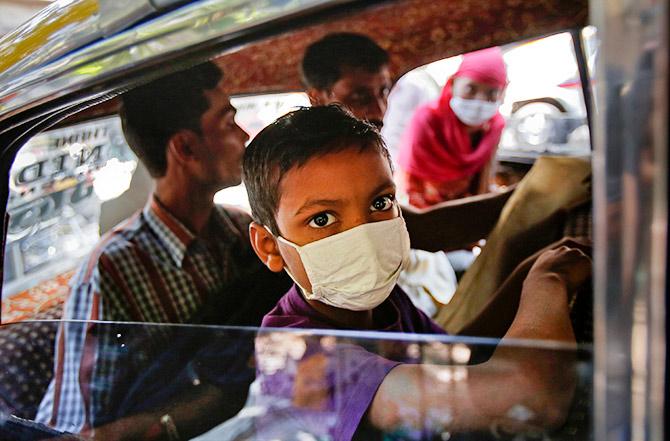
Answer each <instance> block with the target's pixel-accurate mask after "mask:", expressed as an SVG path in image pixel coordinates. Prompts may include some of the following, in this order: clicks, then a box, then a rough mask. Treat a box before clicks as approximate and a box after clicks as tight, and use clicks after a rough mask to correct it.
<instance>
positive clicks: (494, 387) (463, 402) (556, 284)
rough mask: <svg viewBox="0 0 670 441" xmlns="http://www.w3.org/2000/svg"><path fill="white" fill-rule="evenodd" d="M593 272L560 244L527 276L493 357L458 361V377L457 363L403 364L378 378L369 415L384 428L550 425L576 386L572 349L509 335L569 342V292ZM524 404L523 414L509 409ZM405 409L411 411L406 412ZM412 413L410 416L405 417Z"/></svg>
mask: <svg viewBox="0 0 670 441" xmlns="http://www.w3.org/2000/svg"><path fill="white" fill-rule="evenodd" d="M589 274H590V261H589V259H588V257H586V255H584V253H582V252H581V251H579V250H576V249H570V248H567V247H560V248H558V249H554V250H550V251H547V252H545V253H544V254H543V255H542V256H540V258H538V259H537V261H536V262H535V264H534V265H533V268H532V269H531V271H530V273H529V274H528V277H527V278H526V280H525V281H524V284H523V290H522V294H521V299H520V301H519V309H518V312H517V314H516V317H515V319H514V321H513V323H512V325H511V326H510V328H509V330H508V332H507V334H506V335H505V337H504V339H503V342H502V344H501V345H500V346H499V347H498V349H496V351H495V353H494V355H493V356H492V358H491V359H490V360H489V361H487V362H486V363H483V364H481V365H477V366H470V367H460V368H459V369H461V370H462V372H463V374H464V375H462V378H461V379H460V380H459V381H455V380H453V376H451V375H446V373H448V372H450V370H453V369H454V367H449V366H434V365H401V366H398V367H396V368H395V369H393V370H392V371H391V372H390V373H389V374H388V375H387V376H386V378H385V379H384V381H383V382H382V385H381V387H380V388H379V390H378V392H377V394H376V396H375V398H374V400H373V402H372V405H371V407H370V409H369V412H368V416H369V419H370V420H371V422H372V423H373V424H374V425H375V426H377V427H379V428H381V429H384V430H394V429H397V428H399V427H402V426H404V425H409V426H413V425H415V424H417V425H419V427H421V425H425V424H430V426H431V428H435V429H439V430H448V431H477V430H488V429H490V428H491V425H492V423H494V422H496V421H497V422H504V423H505V425H506V428H507V430H512V431H514V430H522V429H523V428H528V427H531V426H539V427H541V428H553V427H556V426H558V425H560V424H561V423H562V422H563V420H564V418H565V416H566V413H567V409H568V408H569V405H570V401H571V399H572V393H573V390H574V378H575V377H574V375H575V374H574V370H573V367H574V364H573V363H574V354H573V353H572V351H570V350H554V351H552V350H548V349H543V348H537V347H535V348H529V347H508V346H506V345H505V340H507V339H549V340H553V341H560V342H564V343H568V345H572V344H574V334H573V331H572V326H571V324H570V319H569V307H568V294H569V293H571V292H573V291H574V290H575V289H576V288H577V287H578V286H579V285H580V284H581V283H582V282H583V281H584V280H585V279H586V278H587V277H588V275H589ZM518 406H522V407H523V410H524V412H523V413H524V415H526V418H525V420H523V419H522V420H521V421H515V420H514V418H511V417H510V411H512V410H513V409H515V408H516V409H519V407H518ZM406 410H413V411H414V413H412V412H407V411H406ZM412 414H413V415H414V417H415V418H416V419H415V420H413V419H411V418H410V419H408V418H406V417H405V415H412Z"/></svg>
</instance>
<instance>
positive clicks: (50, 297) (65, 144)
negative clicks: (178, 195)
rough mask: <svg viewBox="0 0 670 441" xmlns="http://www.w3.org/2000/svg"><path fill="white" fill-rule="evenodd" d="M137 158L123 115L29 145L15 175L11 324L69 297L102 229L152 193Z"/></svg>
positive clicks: (7, 285) (5, 299)
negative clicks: (79, 268)
mask: <svg viewBox="0 0 670 441" xmlns="http://www.w3.org/2000/svg"><path fill="white" fill-rule="evenodd" d="M137 163H138V161H137V158H136V157H135V155H134V154H133V153H132V151H131V150H130V148H129V147H128V145H127V144H126V141H125V139H124V137H123V134H122V132H121V124H120V121H119V119H118V118H117V117H107V118H103V119H98V120H94V121H88V122H84V123H80V124H76V125H72V126H70V127H63V128H58V129H54V130H49V131H46V132H43V133H41V134H39V135H37V136H35V137H33V138H32V139H30V140H29V141H28V142H27V143H26V145H24V146H23V148H22V149H21V150H20V151H19V153H18V154H17V157H16V160H15V161H14V164H13V165H12V169H11V174H10V195H9V201H8V203H7V213H8V215H9V223H8V226H7V240H6V245H5V261H4V280H3V286H2V321H3V323H7V322H12V321H17V320H21V319H23V318H29V317H31V316H32V315H33V314H35V313H38V312H39V311H40V310H43V309H44V308H46V307H47V306H49V305H52V304H54V303H59V302H62V300H63V298H64V296H65V295H66V294H67V291H68V281H69V279H70V277H71V276H72V274H73V271H74V269H75V268H76V267H77V266H78V265H79V263H80V262H81V260H82V259H83V258H84V257H85V256H86V255H87V254H88V253H90V251H91V250H92V249H93V247H94V246H95V244H96V243H97V242H98V240H99V239H100V235H101V232H102V233H104V232H105V231H107V230H109V229H110V228H111V227H112V226H113V225H114V224H116V223H117V222H120V221H121V220H123V219H124V218H125V217H126V216H129V215H130V214H132V212H133V211H134V210H135V209H136V208H138V207H137V204H138V203H140V204H141V203H142V202H137V201H136V200H137V199H140V200H141V199H144V198H146V190H145V194H144V196H142V195H140V192H141V190H142V185H141V182H142V181H143V180H142V179H141V177H140V175H141V174H142V173H143V170H141V169H140V170H138V168H137ZM133 176H135V179H134V180H133ZM131 181H133V184H134V185H133V195H132V199H133V202H130V201H129V198H128V197H129V196H130V192H127V190H128V189H129V188H130V185H131ZM124 193H127V194H126V196H125V197H123V198H122V200H123V201H124V202H123V203H121V199H119V197H120V196H122V195H123V194H124ZM115 201H116V202H115ZM140 206H141V205H140Z"/></svg>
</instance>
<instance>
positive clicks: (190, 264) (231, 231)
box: [36, 63, 283, 432]
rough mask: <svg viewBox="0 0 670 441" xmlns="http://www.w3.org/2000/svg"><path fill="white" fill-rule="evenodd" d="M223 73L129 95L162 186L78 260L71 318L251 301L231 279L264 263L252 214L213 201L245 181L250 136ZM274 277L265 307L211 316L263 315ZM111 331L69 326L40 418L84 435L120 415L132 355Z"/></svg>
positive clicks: (167, 316) (159, 317)
mask: <svg viewBox="0 0 670 441" xmlns="http://www.w3.org/2000/svg"><path fill="white" fill-rule="evenodd" d="M221 80H222V73H221V71H220V70H219V69H218V68H217V67H216V66H215V65H214V64H212V63H206V64H204V65H201V66H198V67H196V68H193V69H190V70H187V71H183V72H178V73H175V74H172V75H170V76H168V77H165V78H162V79H161V80H160V81H156V82H154V83H151V84H149V85H146V86H141V87H139V88H137V89H134V90H132V91H130V92H128V93H127V94H126V95H124V97H123V106H122V109H121V119H122V124H123V130H124V134H125V137H126V139H127V141H128V144H129V145H130V146H131V148H132V149H133V150H134V151H135V153H136V154H137V156H138V157H139V159H140V160H141V161H142V162H143V163H144V165H145V166H146V167H147V169H148V170H149V172H150V174H151V176H152V178H153V179H154V181H155V191H154V193H153V195H152V196H151V197H150V199H149V201H148V202H147V204H146V206H145V207H144V209H143V210H142V211H141V212H138V213H136V214H135V215H134V216H132V217H131V218H129V219H128V220H126V221H125V222H123V223H121V224H119V225H118V226H117V227H116V228H114V229H113V230H112V231H110V232H109V233H108V234H106V235H105V236H103V238H102V239H101V241H100V243H99V244H98V246H97V247H96V248H95V249H94V250H93V252H92V253H91V254H90V256H89V258H88V260H87V261H85V262H84V264H83V265H82V266H81V268H80V269H79V272H78V273H77V275H76V276H75V277H74V278H73V282H72V289H71V293H70V296H69V298H68V300H67V302H66V305H65V310H64V315H63V318H64V319H78V320H107V321H116V322H128V321H134V322H154V323H159V322H160V323H188V322H201V321H203V320H204V318H203V317H202V312H203V309H207V308H205V306H204V305H206V304H209V303H211V302H212V301H214V300H216V301H219V304H221V303H225V300H226V297H229V300H233V302H232V303H230V305H235V307H239V308H242V303H243V302H244V300H245V299H244V298H242V297H243V296H240V292H236V291H237V290H236V289H234V288H232V286H234V284H235V283H236V282H238V281H239V280H243V279H245V278H253V277H255V274H256V273H257V272H258V271H261V272H266V271H265V270H264V269H263V268H262V265H258V264H257V263H258V262H256V260H257V259H255V257H254V255H253V252H252V251H251V248H250V246H249V241H248V233H247V229H248V224H249V222H250V220H251V219H250V217H249V216H248V215H247V214H246V213H244V212H242V211H240V210H238V209H235V208H231V207H222V206H216V205H215V204H214V194H215V193H216V192H217V191H219V190H221V189H222V188H225V187H230V186H234V185H238V184H239V183H240V182H241V173H242V169H241V159H242V155H243V153H244V147H245V142H246V141H247V140H248V139H249V136H248V135H247V133H246V132H245V131H244V130H242V129H241V128H240V127H239V126H238V125H237V124H236V122H235V112H236V110H235V108H234V107H233V106H232V105H231V104H230V100H229V97H228V95H227V94H226V93H225V92H223V90H222V88H221V87H222V86H221ZM277 280H278V282H277V283H278V286H280V287H278V288H277V290H278V291H277V296H276V297H272V298H271V299H268V301H267V302H265V303H267V308H262V305H263V299H261V298H258V299H255V301H256V302H255V303H256V305H258V306H259V307H260V308H261V309H260V310H258V311H256V312H254V311H252V310H249V311H248V314H247V315H246V316H245V314H244V312H242V314H240V311H230V310H228V311H216V312H220V317H218V318H217V319H215V320H214V321H216V322H217V323H219V324H226V323H228V322H229V320H228V319H229V318H230V317H232V316H233V315H235V314H237V316H236V319H235V321H234V322H233V323H234V324H240V325H257V324H259V323H260V318H261V317H262V315H263V313H264V312H267V310H268V309H269V308H270V307H271V305H272V303H273V302H275V301H276V300H277V298H279V296H280V295H281V290H282V288H281V286H283V285H282V283H281V280H279V279H277ZM255 294H256V293H255ZM214 297H217V299H213V298H214ZM108 329H109V327H106V326H104V325H97V326H96V325H92V326H82V325H80V324H77V323H65V322H64V323H63V324H62V326H61V327H60V329H59V332H58V336H57V340H56V356H55V375H54V380H53V381H52V382H51V384H50V386H49V389H48V391H47V393H46V395H45V397H44V398H43V400H42V403H41V405H40V409H39V412H38V416H37V418H36V419H37V420H38V421H41V422H44V423H46V424H49V425H51V426H53V427H55V428H57V429H60V430H64V431H70V432H87V431H88V430H89V429H91V428H94V427H96V426H98V425H100V424H101V423H106V422H108V421H107V419H108V418H109V417H110V415H114V414H117V413H118V409H115V408H114V406H116V405H118V403H115V402H113V401H114V400H112V399H111V398H110V397H111V395H112V390H111V389H113V388H114V387H115V386H114V385H117V390H114V391H113V393H114V395H115V396H119V397H123V393H122V391H119V390H118V383H119V380H118V378H117V377H118V376H119V375H120V374H119V372H120V371H122V370H123V369H124V367H125V366H124V363H127V360H126V359H124V358H122V357H121V356H120V355H119V343H120V342H119V341H117V340H118V339H117V338H116V337H115V335H110V334H111V333H110V332H107V330H108ZM131 330H132V329H131ZM138 332H139V331H138ZM147 346H151V344H148V345H147ZM131 356H132V354H131ZM124 360H125V361H124ZM150 362H151V360H149V361H148V363H147V364H149V363H150ZM126 375H128V374H126Z"/></svg>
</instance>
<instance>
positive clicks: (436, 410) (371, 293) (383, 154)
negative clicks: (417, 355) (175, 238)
mask: <svg viewBox="0 0 670 441" xmlns="http://www.w3.org/2000/svg"><path fill="white" fill-rule="evenodd" d="M390 164H391V163H390V159H389V155H388V152H387V150H386V148H385V147H384V144H383V142H382V141H381V138H380V136H379V134H378V132H377V130H376V129H375V128H374V126H372V125H370V124H368V123H366V122H362V121H359V120H357V119H356V118H354V117H353V116H351V115H350V114H349V113H348V112H346V111H343V110H342V109H341V108H339V107H337V106H325V107H313V108H310V109H301V110H297V111H295V112H292V113H289V114H288V115H286V116H284V117H282V118H280V119H279V120H277V121H276V122H275V123H273V124H271V125H270V126H268V127H267V128H265V129H264V130H263V131H262V132H261V133H260V134H259V135H258V136H257V137H256V138H255V139H254V141H253V142H252V143H251V144H250V146H249V147H248V148H247V150H246V152H245V156H244V181H245V184H246V186H247V190H248V193H249V200H250V203H251V208H252V213H253V217H254V222H252V224H251V225H250V237H251V243H252V246H253V248H254V250H255V252H256V254H257V255H258V257H259V258H260V259H261V261H262V262H263V263H265V265H266V266H267V267H268V268H269V269H270V270H272V271H275V272H280V271H282V270H286V272H287V273H288V274H289V275H290V276H291V278H292V279H293V280H294V282H295V285H294V286H293V287H292V288H291V289H290V290H289V291H288V293H287V294H286V295H285V296H284V297H283V298H282V299H281V300H280V301H279V303H278V304H277V306H276V307H275V308H274V309H273V310H272V311H271V312H270V313H268V314H267V315H266V316H265V318H264V319H263V326H266V327H291V328H322V329H350V330H361V329H366V330H382V331H394V332H406V333H420V334H426V333H444V331H443V330H441V329H440V328H439V326H437V325H436V324H435V323H434V322H432V321H431V320H430V319H429V318H428V317H426V316H425V315H424V314H423V313H422V312H420V311H419V310H417V309H416V308H415V307H414V306H413V305H412V303H411V302H410V300H409V299H408V298H407V296H406V295H405V293H403V292H402V290H401V289H400V288H398V287H397V286H396V284H395V281H396V280H397V278H398V275H399V273H400V271H401V270H402V268H403V265H404V263H405V261H406V259H407V253H408V251H409V239H408V235H407V231H406V229H405V226H404V221H403V219H402V217H401V215H400V210H399V209H398V207H397V203H396V201H395V185H394V183H393V179H392V170H391V165H390ZM589 271H590V267H589V263H588V258H587V257H586V256H585V255H584V254H583V253H582V252H581V251H578V250H575V249H568V248H567V247H562V248H559V249H557V250H551V251H548V252H547V253H545V254H543V255H542V256H540V258H538V260H537V262H536V263H535V264H534V265H533V268H532V269H531V271H530V272H529V274H528V276H527V278H526V280H525V282H524V288H523V291H522V294H521V299H520V303H519V309H518V312H517V315H516V317H515V319H514V322H513V323H512V325H511V326H510V329H509V330H508V332H507V334H506V337H513V338H548V339H553V340H560V341H564V342H573V343H574V334H573V332H572V327H571V324H570V321H569V308H568V300H567V299H568V294H569V293H570V292H572V291H573V290H574V289H575V288H576V287H577V286H579V285H580V284H581V283H582V282H583V281H584V280H585V278H586V277H587V276H588V274H589ZM257 351H258V348H257ZM324 354H325V355H324ZM519 354H520V353H518V352H517V353H514V354H511V355H510V354H509V353H504V351H503V350H499V351H498V352H496V354H494V357H493V359H492V360H491V361H489V362H488V363H486V364H489V363H491V362H493V361H494V359H496V357H497V359H498V360H500V359H501V358H503V357H505V363H507V365H506V366H507V367H509V366H512V367H514V368H515V369H514V371H515V372H520V370H524V373H523V375H521V376H519V375H515V376H512V377H511V378H510V375H509V372H508V373H507V374H506V375H507V376H506V377H504V378H500V377H498V378H496V377H495V376H491V375H482V367H480V366H476V367H471V368H468V372H469V373H468V375H467V376H466V380H465V383H464V384H463V385H464V386H466V387H465V388H460V389H459V394H458V396H456V395H455V394H453V393H449V392H451V391H450V390H449V389H448V388H447V386H445V385H444V384H443V383H444V381H441V380H440V374H439V368H437V367H436V366H429V365H412V364H403V363H401V361H403V360H400V361H399V360H395V361H394V360H389V359H386V358H382V357H380V356H378V355H375V354H372V353H369V352H367V351H365V350H364V349H362V348H359V347H356V348H352V347H351V345H342V346H341V347H337V348H335V349H333V348H330V349H328V350H325V349H322V350H321V351H319V349H318V348H317V349H314V348H310V347H308V349H307V350H306V351H305V355H304V356H303V359H302V360H300V361H298V362H297V366H294V367H293V368H291V369H285V371H287V372H277V369H276V368H275V369H273V370H272V371H270V372H264V371H263V359H262V354H259V364H260V367H259V378H260V380H261V383H262V384H261V386H260V390H262V392H263V393H264V394H265V395H269V396H272V397H273V399H274V402H275V403H280V402H283V403H290V404H291V406H293V407H294V408H299V409H300V411H301V412H300V417H299V418H295V417H294V418H293V420H294V421H303V422H311V423H312V424H309V426H310V430H316V431H325V432H327V434H328V436H330V437H332V438H334V439H343V440H348V439H351V438H352V437H353V436H354V434H355V433H356V430H357V428H358V427H359V423H361V422H365V421H368V422H371V423H372V424H373V425H374V426H375V427H378V428H381V429H383V430H396V429H397V428H398V427H400V426H403V427H404V426H406V425H408V424H409V425H413V426H416V424H419V426H425V425H426V424H428V426H430V427H431V429H433V428H434V429H435V430H439V431H441V430H452V429H467V430H473V429H474V430H476V429H481V428H482V427H488V426H489V425H490V423H491V418H492V417H494V416H503V415H505V412H506V411H507V410H509V408H510V407H511V405H512V404H515V403H517V402H519V400H521V401H523V402H525V399H526V398H527V399H528V400H531V401H532V402H533V412H532V418H531V419H530V420H529V421H526V423H528V424H531V423H532V424H549V425H555V424H557V423H559V422H560V420H561V418H562V415H563V414H564V413H563V412H561V410H564V407H565V406H567V403H569V394H570V393H571V392H570V391H571V388H570V387H565V384H563V385H562V386H561V388H560V389H558V390H553V391H552V390H549V389H550V386H552V384H551V381H550V382H549V384H547V381H546V380H547V378H552V376H559V377H560V376H561V370H563V371H564V372H563V373H562V374H563V375H565V371H567V370H566V369H565V368H564V367H561V368H559V366H560V365H561V363H558V361H560V360H553V361H552V363H550V364H549V365H547V364H546V363H543V362H542V360H540V364H541V366H537V365H535V364H533V363H534V362H536V360H537V359H538V357H537V356H528V354H527V353H526V354H525V355H524V356H520V355H519ZM543 358H545V359H546V356H545V357H543ZM342 360H346V361H345V362H344V363H343V362H342ZM545 361H546V360H545ZM436 369H437V370H436ZM477 369H479V370H477ZM556 369H561V370H558V371H556ZM547 370H549V371H550V372H547ZM288 371H290V372H288ZM315 372H317V373H318V374H316V377H318V378H316V379H315V378H314V376H315ZM264 376H265V378H264ZM305 378H306V379H307V380H305ZM425 381H429V383H428V384H430V388H431V390H433V389H436V390H433V392H436V391H439V392H440V393H426V392H425V390H424V391H423V392H421V390H422V389H421V388H422V387H426V385H423V386H422V383H423V382H425ZM501 382H504V384H505V385H506V386H508V387H510V388H511V391H513V392H512V393H511V394H509V396H500V397H498V399H497V400H496V401H495V403H492V402H491V400H490V396H489V393H488V392H489V390H490V389H492V388H495V387H496V386H497V387H498V389H500V384H501ZM315 385H316V386H315ZM445 388H447V389H445ZM565 394H567V398H566V395H565ZM334 395H336V396H334ZM417 395H418V396H419V398H418V400H417ZM282 400H283V401H282ZM407 408H412V409H414V413H415V414H416V413H417V412H418V413H419V414H420V415H419V416H420V418H418V419H414V420H413V421H407V420H406V419H404V418H403V416H404V415H408V414H407V412H406V411H403V409H407ZM480 409H486V411H480ZM556 409H558V410H559V411H556ZM472 410H476V411H475V412H471V413H468V412H469V411H472ZM422 412H423V413H422ZM333 415H334V417H333V418H329V417H328V416H333ZM364 415H366V416H367V418H366V419H365V420H363V416H364ZM435 415H437V416H438V417H436V419H434V420H431V418H432V416H435ZM445 415H446V416H448V418H442V417H443V416H445ZM417 421H418V422H419V423H416V422H417Z"/></svg>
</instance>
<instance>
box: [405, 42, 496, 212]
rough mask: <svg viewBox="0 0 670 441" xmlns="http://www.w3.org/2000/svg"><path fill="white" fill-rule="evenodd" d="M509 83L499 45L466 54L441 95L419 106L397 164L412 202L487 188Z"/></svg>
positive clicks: (426, 202) (424, 204) (440, 199)
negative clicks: (502, 103)
mask: <svg viewBox="0 0 670 441" xmlns="http://www.w3.org/2000/svg"><path fill="white" fill-rule="evenodd" d="M506 85H507V69H506V68H505V62H504V61H503V57H502V52H501V51H500V49H499V48H497V47H494V48H489V49H484V50H480V51H476V52H472V53H469V54H466V55H464V56H463V61H462V62H461V65H460V67H459V68H458V71H457V72H456V73H455V74H454V75H453V76H452V77H451V78H449V80H448V81H447V84H446V85H445V87H444V89H443V91H442V96H441V97H440V98H439V99H438V100H437V101H434V102H431V103H428V104H426V105H424V106H422V107H419V108H418V109H417V111H416V113H415V114H414V116H413V118H412V121H411V123H410V126H409V129H408V131H407V132H406V134H405V138H404V142H403V143H402V147H401V150H400V156H399V160H398V163H399V165H400V176H401V180H402V186H403V188H404V190H405V192H406V193H407V194H408V195H409V202H410V204H411V205H413V206H415V207H419V208H424V207H429V206H431V205H434V204H437V203H439V202H443V201H446V200H450V199H457V198H461V197H465V196H470V195H473V194H479V193H484V192H487V191H488V184H489V179H490V176H489V174H490V169H491V164H492V162H493V160H494V157H495V151H496V148H497V146H498V141H500V136H501V134H502V130H503V128H504V126H505V120H504V119H503V117H502V115H500V113H499V112H498V108H499V107H500V104H501V102H502V97H503V94H504V91H505V86H506Z"/></svg>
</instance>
